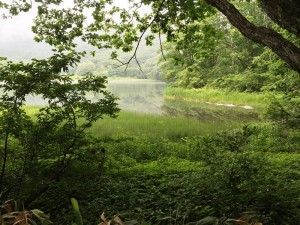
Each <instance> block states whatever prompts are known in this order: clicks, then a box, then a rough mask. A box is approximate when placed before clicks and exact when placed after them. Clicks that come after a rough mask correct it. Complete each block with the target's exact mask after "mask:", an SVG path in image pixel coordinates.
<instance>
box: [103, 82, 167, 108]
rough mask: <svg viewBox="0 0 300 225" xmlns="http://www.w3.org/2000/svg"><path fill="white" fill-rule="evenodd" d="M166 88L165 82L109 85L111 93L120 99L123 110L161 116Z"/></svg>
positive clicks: (115, 83)
mask: <svg viewBox="0 0 300 225" xmlns="http://www.w3.org/2000/svg"><path fill="white" fill-rule="evenodd" d="M165 87H166V85H165V84H164V83H163V82H128V81H125V82H120V81H119V82H112V83H110V84H109V85H108V89H109V91H111V92H112V93H113V94H115V95H116V96H117V97H118V98H119V99H120V100H119V106H120V108H121V109H123V110H125V111H135V112H143V113H151V114H161V112H162V111H161V106H162V105H163V92H164V90H165Z"/></svg>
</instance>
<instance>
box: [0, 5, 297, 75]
mask: <svg viewBox="0 0 300 225" xmlns="http://www.w3.org/2000/svg"><path fill="white" fill-rule="evenodd" d="M245 1H246V0H245ZM248 1H249V0H248ZM34 2H35V3H34V4H32V1H14V2H13V3H12V4H7V3H4V2H3V1H0V7H2V8H4V9H6V11H7V13H6V15H16V14H18V13H20V12H22V11H28V10H30V8H32V7H37V10H38V15H37V17H36V19H35V25H34V26H33V28H32V30H33V32H34V33H35V34H36V37H35V40H36V41H45V42H46V43H48V44H50V45H52V46H57V47H56V49H57V50H58V51H69V50H71V49H72V48H75V47H76V43H75V42H74V40H77V39H78V38H80V39H81V40H83V41H85V42H88V43H89V44H91V45H93V46H96V47H98V48H110V47H114V48H116V49H122V50H123V51H125V52H129V51H133V55H132V58H131V59H130V60H129V61H131V60H132V59H137V58H136V50H137V47H138V45H139V42H140V40H141V39H142V38H145V39H146V42H147V44H149V45H151V43H152V41H153V39H154V38H155V34H158V36H160V35H162V34H165V35H166V37H167V40H168V41H176V37H178V35H176V34H178V33H186V34H188V35H186V39H185V42H190V41H191V40H193V39H195V38H197V37H195V36H194V33H195V31H197V30H199V29H201V30H202V31H203V32H205V33H207V35H214V33H213V32H212V29H211V27H210V25H209V24H205V25H202V26H193V27H192V28H191V27H190V26H189V25H191V24H193V23H195V22H196V21H198V22H199V21H203V20H204V19H205V18H207V17H208V16H210V15H213V14H215V13H216V12H217V11H220V12H222V13H223V14H224V15H225V16H226V17H227V18H228V20H229V21H230V23H231V24H232V25H233V26H235V27H236V28H237V29H238V30H239V31H240V32H241V33H242V34H243V35H244V36H246V37H247V38H249V39H250V40H252V41H254V42H256V43H259V44H262V45H264V46H267V47H268V48H270V49H271V50H272V51H273V52H274V53H276V54H277V55H278V56H279V57H280V58H282V59H283V60H284V61H285V62H286V63H287V64H288V65H289V66H290V67H291V68H293V69H294V70H296V71H298V72H300V49H299V47H298V46H299V45H298V44H299V43H297V41H299V39H298V38H299V26H300V25H299V24H300V22H299V21H300V20H299V16H298V15H299V10H300V3H299V1H297V0H289V1H280V0H276V1H272V2H270V1H267V0H260V1H259V3H260V7H261V8H262V9H263V11H264V12H265V13H266V14H267V15H268V16H270V18H271V19H272V20H273V21H274V22H275V23H276V24H277V25H278V26H279V27H282V28H283V29H285V30H287V31H288V32H289V34H288V35H295V36H296V37H297V38H296V39H297V41H296V42H295V41H292V40H291V39H290V38H288V37H287V35H286V34H285V33H284V32H283V31H282V30H274V29H273V28H271V27H265V26H262V25H260V24H254V23H253V22H251V21H250V20H248V19H247V18H246V17H245V16H244V15H243V14H242V13H241V12H240V11H239V10H238V9H237V8H236V7H235V5H234V3H235V1H229V0H197V1H193V0H188V1H181V0H175V1H170V0H159V1H151V0H142V1H138V2H137V1H129V3H130V7H129V9H124V8H120V7H117V6H114V2H113V1H100V0H99V1H98V0H97V1H96V0H93V1H85V0H76V1H74V2H73V3H72V4H70V5H69V6H68V7H59V5H62V3H63V1H62V0H36V1H34ZM236 2H240V1H236ZM143 6H146V7H148V8H147V9H149V8H151V10H149V13H141V12H140V9H141V8H142V7H143ZM88 13H90V15H88ZM253 16H255V15H253ZM112 57H113V58H116V54H115V52H113V54H112ZM122 63H124V64H127V63H128V62H122Z"/></svg>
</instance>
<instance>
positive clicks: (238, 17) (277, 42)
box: [206, 0, 300, 73]
mask: <svg viewBox="0 0 300 225" xmlns="http://www.w3.org/2000/svg"><path fill="white" fill-rule="evenodd" d="M206 2H207V3H208V4H210V5H211V6H213V7H215V8H217V9H218V10H219V11H220V12H222V13H223V14H224V15H225V16H226V17H227V18H228V20H229V22H230V23H231V24H232V25H233V26H234V27H236V28H237V29H238V30H239V31H240V32H241V33H242V34H243V35H244V36H245V37H247V38H249V39H250V40H252V41H254V42H256V43H259V44H262V45H264V46H267V47H269V48H270V49H271V50H272V51H273V52H274V53H276V54H277V55H278V56H279V57H280V58H281V59H283V60H284V61H285V62H286V63H287V64H288V65H289V66H290V67H291V68H292V69H294V70H295V71H297V72H299V73H300V48H298V47H297V46H296V45H295V44H293V43H292V42H290V41H288V40H287V39H285V38H284V37H283V36H282V35H280V34H279V33H277V32H276V31H274V30H272V29H269V28H266V27H260V26H255V25H254V24H252V23H250V22H249V21H248V20H247V19H246V18H245V17H244V16H243V15H242V14H241V13H240V12H239V11H238V10H237V9H236V8H235V6H234V5H232V4H231V3H230V2H229V1H228V0H206Z"/></svg>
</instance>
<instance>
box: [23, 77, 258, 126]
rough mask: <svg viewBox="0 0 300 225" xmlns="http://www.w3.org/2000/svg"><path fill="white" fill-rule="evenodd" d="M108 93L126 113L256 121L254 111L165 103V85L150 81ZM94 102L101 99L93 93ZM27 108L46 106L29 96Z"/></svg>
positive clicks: (111, 86) (117, 83) (115, 85)
mask: <svg viewBox="0 0 300 225" xmlns="http://www.w3.org/2000/svg"><path fill="white" fill-rule="evenodd" d="M107 88H108V90H109V91H110V92H112V93H113V94H114V95H115V96H117V97H118V98H119V100H118V104H119V107H120V108H121V109H122V110H124V111H130V112H138V113H148V114H155V115H161V114H164V115H168V116H173V117H182V116H183V117H193V118H197V119H199V120H205V121H220V122H225V121H237V120H238V121H245V122H246V121H249V120H253V119H254V120H256V119H257V114H256V113H255V112H253V110H248V109H241V108H238V107H224V106H217V105H213V104H207V103H206V102H197V103H195V102H185V101H182V100H168V99H164V91H165V89H166V84H165V83H164V82H159V81H149V80H110V81H109V82H108V87H107ZM88 97H89V98H90V99H92V100H97V99H99V98H100V97H99V96H97V95H94V94H92V93H90V95H89V96H88ZM26 102H27V105H45V104H46V101H45V100H43V99H42V98H41V97H39V96H28V97H27V99H26Z"/></svg>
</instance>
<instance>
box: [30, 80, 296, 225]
mask: <svg viewBox="0 0 300 225" xmlns="http://www.w3.org/2000/svg"><path fill="white" fill-rule="evenodd" d="M128 82H129V83H130V82H132V81H128V80H126V81H125V83H122V82H121V81H117V82H114V85H113V86H110V88H111V89H110V91H112V92H114V91H115V92H116V91H119V92H118V95H119V96H123V97H124V96H125V99H126V98H127V100H126V101H124V99H122V98H121V99H120V100H119V101H120V105H121V106H122V107H123V110H122V111H121V112H120V113H118V116H117V118H109V117H106V116H105V117H104V118H103V119H101V120H98V121H97V122H96V123H94V124H93V126H92V127H91V128H89V129H88V130H87V134H88V136H89V138H90V145H89V146H87V147H86V148H83V149H79V152H78V156H80V155H82V156H81V157H80V158H81V160H79V161H77V162H76V163H74V164H72V166H71V167H70V169H69V170H68V171H67V172H66V174H65V175H64V176H63V178H62V179H61V181H59V182H56V183H53V184H51V186H50V188H49V190H47V191H46V192H45V193H43V195H42V196H41V197H40V198H37V199H35V200H34V201H33V202H32V203H31V204H30V205H31V206H32V207H38V208H40V209H42V210H43V211H50V212H52V214H51V218H53V220H54V221H58V223H60V224H67V223H68V221H72V220H74V217H73V215H72V209H71V205H70V202H69V199H70V198H76V199H77V200H78V201H79V204H80V205H81V213H82V215H83V216H84V221H85V223H86V224H96V223H97V221H98V220H99V218H98V216H97V213H98V212H102V211H104V212H105V213H106V215H107V217H108V218H110V217H111V216H113V215H115V214H118V215H120V216H121V217H122V218H123V219H124V220H128V221H138V223H140V224H186V223H189V222H192V221H197V220H199V219H201V218H205V217H207V216H215V217H219V218H221V217H222V215H223V214H226V215H228V217H227V218H236V215H238V214H239V213H241V212H244V211H246V210H253V212H255V214H257V215H258V214H259V213H260V212H263V213H261V214H259V216H260V220H263V221H267V224H273V221H275V220H277V218H274V217H273V215H274V213H275V214H280V215H281V216H282V214H281V212H279V211H278V210H279V209H277V208H276V207H275V206H272V207H270V205H269V203H268V201H271V199H274V198H275V199H276V201H277V202H278V204H280V205H281V207H283V208H284V209H286V211H285V213H287V214H286V215H288V216H284V220H287V219H293V218H297V217H298V214H297V210H298V207H299V204H298V203H297V201H293V199H294V196H295V195H296V194H297V193H298V188H299V187H300V183H299V181H296V180H294V178H295V176H296V177H297V176H299V174H298V172H297V168H298V166H300V165H299V162H300V156H299V154H298V151H299V150H300V149H299V146H300V145H299V143H300V140H299V138H298V135H299V132H297V131H289V132H282V130H281V128H280V127H279V126H274V125H272V123H270V122H268V121H267V120H266V119H264V118H263V117H262V116H261V115H260V114H261V111H260V110H261V109H263V108H264V107H266V100H265V98H264V96H262V95H261V94H258V95H255V94H243V95H238V94H237V93H229V92H224V93H222V92H221V91H220V90H213V89H208V90H202V91H198V90H197V91H196V90H182V89H174V88H171V89H165V86H164V85H162V84H161V83H158V85H159V87H160V88H157V86H156V89H153V87H154V86H155V85H156V84H155V82H154V83H153V82H150V83H149V82H145V83H144V82H141V81H140V82H139V83H138V84H137V83H135V85H136V86H134V87H135V88H133V89H130V92H129V93H126V88H127V85H128V84H129V83H128ZM122 85H124V86H122ZM139 85H140V88H139ZM147 85H150V87H149V86H148V87H147ZM120 90H121V91H120ZM122 91H124V92H123V93H122ZM163 93H164V95H163ZM174 96H175V97H174ZM241 96H242V99H241ZM94 97H95V96H94ZM128 98H132V99H133V101H128ZM137 100H139V101H137ZM142 100H144V101H142ZM122 101H123V102H122ZM207 102H210V103H213V102H215V103H223V104H234V105H235V106H226V105H216V104H209V103H207ZM136 103H137V104H136ZM130 104H132V105H130ZM141 105H142V106H141ZM147 105H149V106H150V107H149V108H150V110H149V111H146V106H147ZM153 105H155V107H153ZM241 105H247V106H253V109H252V108H251V109H250V108H248V109H247V108H241V107H239V106H241ZM141 107H143V108H142V110H141ZM39 108H40V107H38V106H27V107H26V108H25V110H26V112H28V114H29V115H34V114H36V113H38V111H39ZM154 108H155V110H153V109H154ZM282 168H284V170H282ZM283 180H284V182H283ZM74 181H76V182H75V183H74ZM278 187H281V188H280V189H278ZM287 188H288V189H289V193H290V195H285V193H286V190H287ZM56 193H60V194H59V195H57V194H56ZM284 195H285V199H282V196H284ZM212 199H214V200H213V201H212ZM45 202H47V204H45ZM281 209H282V208H281Z"/></svg>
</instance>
